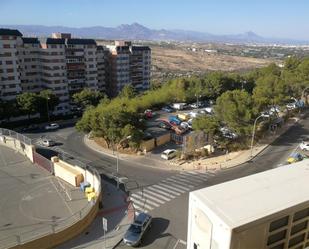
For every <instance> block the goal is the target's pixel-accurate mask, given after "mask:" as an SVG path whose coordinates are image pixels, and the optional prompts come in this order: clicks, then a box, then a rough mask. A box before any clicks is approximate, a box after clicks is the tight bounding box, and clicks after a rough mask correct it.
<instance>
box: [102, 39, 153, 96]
mask: <svg viewBox="0 0 309 249" xmlns="http://www.w3.org/2000/svg"><path fill="white" fill-rule="evenodd" d="M107 48H108V49H109V51H110V53H109V59H108V60H109V63H110V65H109V66H110V70H109V73H110V74H109V76H108V85H109V93H110V95H111V96H116V95H117V94H118V93H119V92H120V91H121V90H122V88H123V87H124V86H125V85H128V84H131V85H132V86H133V87H134V89H135V90H136V91H137V92H142V91H145V90H148V89H149V87H150V69H151V49H150V48H149V47H147V46H132V44H131V42H128V41H115V45H113V46H107Z"/></svg>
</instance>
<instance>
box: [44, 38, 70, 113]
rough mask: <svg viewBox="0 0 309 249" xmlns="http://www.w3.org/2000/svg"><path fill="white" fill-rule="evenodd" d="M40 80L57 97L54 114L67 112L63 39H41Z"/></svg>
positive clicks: (67, 101)
mask: <svg viewBox="0 0 309 249" xmlns="http://www.w3.org/2000/svg"><path fill="white" fill-rule="evenodd" d="M40 56H41V67H42V74H41V82H42V88H43V89H50V90H52V91H53V92H54V94H55V95H56V96H57V97H58V98H59V105H58V106H57V107H56V110H55V112H54V113H55V114H63V113H68V112H69V111H70V106H69V87H68V82H67V69H66V52H65V39H62V38H47V39H46V40H41V52H40Z"/></svg>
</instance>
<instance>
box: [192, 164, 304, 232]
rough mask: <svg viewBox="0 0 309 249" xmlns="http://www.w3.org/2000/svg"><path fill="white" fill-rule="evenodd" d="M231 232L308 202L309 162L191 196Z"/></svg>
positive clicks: (197, 192)
mask: <svg viewBox="0 0 309 249" xmlns="http://www.w3.org/2000/svg"><path fill="white" fill-rule="evenodd" d="M191 194H192V196H195V197H197V198H198V199H199V200H200V201H201V202H202V203H204V204H205V205H207V207H208V208H209V209H210V210H212V211H213V212H214V213H216V215H217V216H218V217H219V218H220V219H221V220H222V221H223V222H224V223H225V224H226V225H227V226H228V227H230V228H231V229H232V228H236V227H240V226H242V225H245V224H248V223H250V222H254V221H256V220H260V219H262V218H265V217H267V216H269V215H272V214H274V213H277V212H280V211H282V210H285V209H288V208H290V207H293V206H296V205H298V204H302V203H305V202H308V201H309V160H304V161H302V162H298V163H294V164H291V165H286V166H282V167H279V168H275V169H272V170H268V171H265V172H262V173H258V174H255V175H250V176H247V177H243V178H240V179H237V180H233V181H229V182H225V183H222V184H218V185H215V186H211V187H207V188H204V189H200V190H197V191H194V192H191V193H190V195H191Z"/></svg>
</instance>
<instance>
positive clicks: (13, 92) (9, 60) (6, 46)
mask: <svg viewBox="0 0 309 249" xmlns="http://www.w3.org/2000/svg"><path fill="white" fill-rule="evenodd" d="M21 37H22V34H21V33H20V32H19V31H18V30H13V29H0V99H2V100H12V99H15V98H16V96H17V95H18V94H20V93H21V92H22V87H21V80H20V71H19V58H18V51H17V47H18V46H19V45H20V44H22V39H21Z"/></svg>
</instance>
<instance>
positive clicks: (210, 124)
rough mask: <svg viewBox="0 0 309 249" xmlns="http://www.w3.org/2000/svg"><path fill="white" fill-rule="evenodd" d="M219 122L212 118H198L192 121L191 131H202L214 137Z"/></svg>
mask: <svg viewBox="0 0 309 249" xmlns="http://www.w3.org/2000/svg"><path fill="white" fill-rule="evenodd" d="M219 126H220V124H219V121H218V119H217V118H216V117H214V116H200V117H198V118H196V119H194V120H193V123H192V128H193V130H197V131H203V132H205V133H206V134H211V135H214V134H216V133H217V132H218V129H219Z"/></svg>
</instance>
